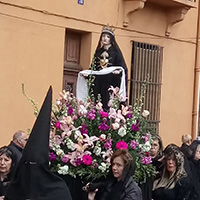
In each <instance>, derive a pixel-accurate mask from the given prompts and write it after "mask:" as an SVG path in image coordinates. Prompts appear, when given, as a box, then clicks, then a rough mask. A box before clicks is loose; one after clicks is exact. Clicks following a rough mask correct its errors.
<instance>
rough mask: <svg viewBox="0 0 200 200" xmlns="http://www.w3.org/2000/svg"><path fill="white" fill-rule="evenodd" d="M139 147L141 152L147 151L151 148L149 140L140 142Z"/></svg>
mask: <svg viewBox="0 0 200 200" xmlns="http://www.w3.org/2000/svg"><path fill="white" fill-rule="evenodd" d="M139 147H140V148H141V150H142V151H143V152H149V151H150V149H151V144H150V141H147V142H146V143H145V144H140V145H139Z"/></svg>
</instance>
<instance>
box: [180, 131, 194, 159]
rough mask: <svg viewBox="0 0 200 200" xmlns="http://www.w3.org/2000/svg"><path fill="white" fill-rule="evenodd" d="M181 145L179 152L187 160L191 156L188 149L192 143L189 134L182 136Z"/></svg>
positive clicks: (190, 151)
mask: <svg viewBox="0 0 200 200" xmlns="http://www.w3.org/2000/svg"><path fill="white" fill-rule="evenodd" d="M181 140H182V145H181V147H180V150H181V151H182V152H183V154H184V155H185V157H186V158H187V159H189V158H190V157H191V156H192V150H191V149H190V145H191V143H192V137H191V135H189V134H185V135H182V138H181Z"/></svg>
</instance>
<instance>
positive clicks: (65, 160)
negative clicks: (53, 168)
mask: <svg viewBox="0 0 200 200" xmlns="http://www.w3.org/2000/svg"><path fill="white" fill-rule="evenodd" d="M61 160H62V162H63V163H67V162H68V161H69V157H68V156H67V155H64V156H63V157H62V158H61Z"/></svg>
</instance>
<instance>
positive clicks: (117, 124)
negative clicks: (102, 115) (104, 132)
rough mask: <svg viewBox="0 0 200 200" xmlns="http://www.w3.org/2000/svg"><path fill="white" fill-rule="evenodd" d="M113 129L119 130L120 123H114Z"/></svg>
mask: <svg viewBox="0 0 200 200" xmlns="http://www.w3.org/2000/svg"><path fill="white" fill-rule="evenodd" d="M112 128H113V129H114V130H117V129H118V128H119V123H117V122H115V123H113V124H112Z"/></svg>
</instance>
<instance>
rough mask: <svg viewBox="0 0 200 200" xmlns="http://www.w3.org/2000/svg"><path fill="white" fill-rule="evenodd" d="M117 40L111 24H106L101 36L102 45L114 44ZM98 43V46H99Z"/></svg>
mask: <svg viewBox="0 0 200 200" xmlns="http://www.w3.org/2000/svg"><path fill="white" fill-rule="evenodd" d="M114 41H115V38H114V32H113V30H112V29H111V28H110V27H109V26H104V27H103V29H102V32H101V36H100V44H99V45H100V47H102V46H108V45H110V44H111V45H113V44H114ZM99 45H98V46H99Z"/></svg>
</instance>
